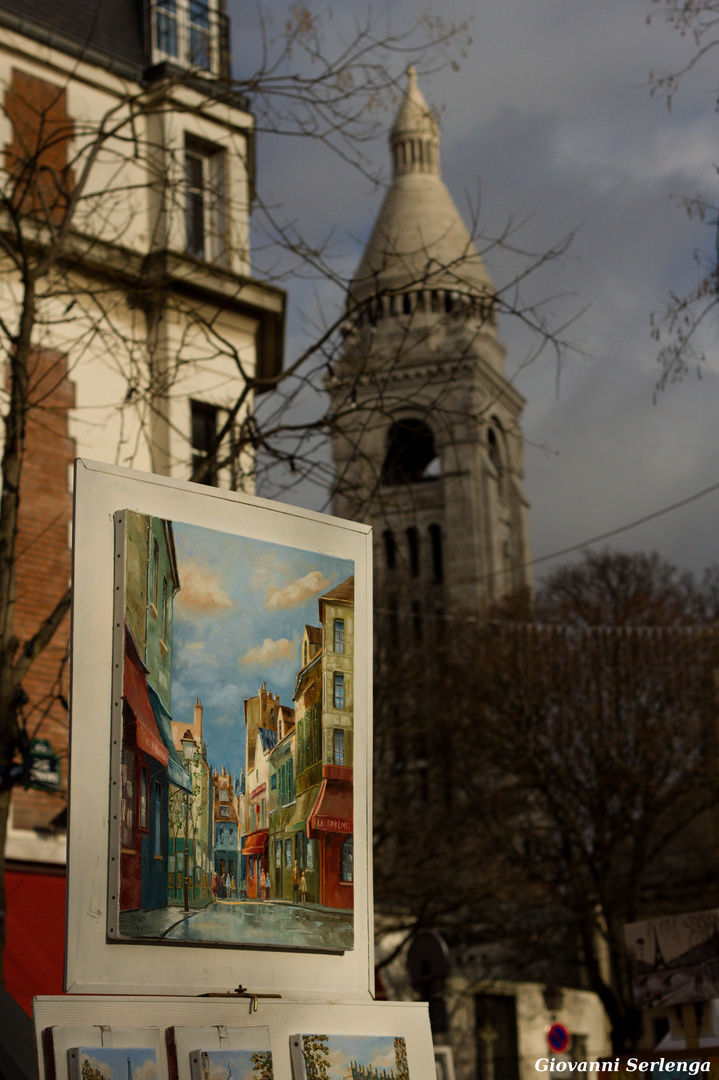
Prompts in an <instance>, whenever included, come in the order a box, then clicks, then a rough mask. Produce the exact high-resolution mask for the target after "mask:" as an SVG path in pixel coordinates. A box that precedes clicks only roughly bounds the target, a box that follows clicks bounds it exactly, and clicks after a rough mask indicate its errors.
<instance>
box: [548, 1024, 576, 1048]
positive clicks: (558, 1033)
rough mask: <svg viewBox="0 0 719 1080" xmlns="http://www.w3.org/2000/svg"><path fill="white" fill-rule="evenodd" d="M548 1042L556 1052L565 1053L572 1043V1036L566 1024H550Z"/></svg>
mask: <svg viewBox="0 0 719 1080" xmlns="http://www.w3.org/2000/svg"><path fill="white" fill-rule="evenodd" d="M547 1044H548V1046H549V1049H550V1050H553V1051H554V1053H555V1054H563V1053H565V1051H567V1050H568V1049H569V1047H570V1046H571V1045H572V1036H571V1035H570V1034H569V1029H568V1028H566V1027H565V1026H564V1024H550V1025H549V1027H548V1028H547Z"/></svg>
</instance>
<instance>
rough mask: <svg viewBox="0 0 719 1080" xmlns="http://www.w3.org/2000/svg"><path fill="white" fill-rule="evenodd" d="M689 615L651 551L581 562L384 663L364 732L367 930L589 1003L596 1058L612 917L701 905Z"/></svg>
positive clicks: (700, 690) (633, 1022) (705, 659)
mask: <svg viewBox="0 0 719 1080" xmlns="http://www.w3.org/2000/svg"><path fill="white" fill-rule="evenodd" d="M705 602H706V600H705V596H704V595H703V594H702V591H701V589H700V588H698V587H697V586H696V585H695V584H694V583H693V582H691V580H690V579H689V578H688V577H687V576H686V575H682V574H680V573H679V572H678V571H677V570H676V569H675V568H674V567H672V566H671V565H669V564H667V563H665V562H664V561H663V560H661V559H660V558H659V557H657V556H644V555H621V554H612V553H609V552H604V553H601V554H596V555H594V554H588V555H586V556H585V558H584V560H583V562H582V563H580V564H578V565H574V566H570V567H567V568H564V569H561V570H559V571H557V572H556V573H555V574H553V575H552V576H551V577H550V578H549V579H548V580H547V581H546V583H545V584H544V585H543V586H542V587H541V589H540V590H539V593H538V596H537V600H536V605H534V606H532V605H530V604H529V603H528V600H527V598H526V597H524V598H522V597H518V598H515V599H514V600H512V601H511V602H509V601H508V602H507V603H506V604H505V605H504V607H503V608H502V609H501V610H497V611H496V612H494V614H493V617H491V618H489V619H488V621H487V622H486V624H485V625H483V626H481V627H480V628H474V629H473V628H472V627H471V626H469V625H461V626H460V625H452V624H449V625H447V626H446V627H444V628H443V634H444V640H442V638H439V639H438V638H437V637H436V635H435V638H434V640H433V643H432V645H431V647H430V648H428V649H426V650H425V651H424V652H422V653H420V654H419V655H418V657H417V660H418V662H417V664H416V665H412V664H407V662H406V660H405V659H403V662H402V664H401V665H399V668H400V671H401V676H402V679H401V680H400V679H399V678H397V679H395V680H394V681H393V682H392V685H391V687H390V688H389V690H388V692H387V694H386V695H385V696H384V698H383V700H382V702H381V706H380V715H379V717H378V720H377V724H376V728H377V731H378V733H379V745H378V747H377V766H376V773H377V780H376V796H375V807H376V822H375V852H376V868H375V882H376V889H377V895H378V901H379V903H380V906H381V907H382V908H383V910H384V911H385V912H386V925H387V926H388V927H391V928H393V929H394V930H400V931H402V932H403V934H404V937H405V939H406V938H407V937H409V936H411V935H412V934H413V933H414V932H415V931H416V930H417V929H418V928H426V927H433V928H439V929H441V930H442V932H443V933H444V934H445V936H446V937H447V940H448V941H449V942H451V943H454V944H456V945H458V946H461V950H460V951H461V954H462V955H463V956H464V957H469V958H470V959H471V960H472V963H471V964H469V965H468V966H467V967H466V968H465V969H464V971H463V974H471V975H474V976H475V977H476V978H477V979H478V980H479V979H485V980H487V979H491V978H497V977H499V978H509V979H515V980H523V979H524V980H526V979H529V980H542V981H545V982H549V983H556V984H559V985H570V986H572V985H574V986H578V987H584V988H588V989H591V990H593V991H594V992H595V993H596V994H597V995H598V996H599V998H600V1000H601V1001H602V1004H603V1005H604V1008H605V1009H606V1012H607V1015H608V1017H609V1020H610V1023H611V1027H612V1041H613V1047H614V1049H615V1051H616V1052H622V1051H624V1050H626V1049H627V1048H629V1047H631V1046H633V1045H635V1043H636V1040H637V1039H638V1037H639V1014H638V1012H637V1010H636V1009H635V1005H634V1000H633V996H632V992H631V986H630V981H629V973H628V966H627V958H626V956H625V947H624V940H623V925H624V923H626V922H631V921H632V920H634V919H637V918H641V917H644V916H645V915H646V916H652V915H660V914H672V913H676V912H679V911H681V910H692V909H700V908H702V907H711V906H714V905H716V903H717V900H718V899H719V897H718V896H717V891H716V854H715V839H716V828H717V818H716V811H717V796H716V790H717V788H716V779H717V755H716V751H717V747H716V737H715V720H714V716H715V710H716V703H715V685H714V673H715V668H716V636H715V631H714V628H713V625H712V624H711V622H710V621H709V620H708V619H707V615H706V611H707V609H706V607H705V606H704V605H705ZM390 667H391V665H388V670H389V668H390ZM390 717H391V723H389V722H386V723H384V724H383V722H382V721H383V719H385V720H386V721H389V718H390Z"/></svg>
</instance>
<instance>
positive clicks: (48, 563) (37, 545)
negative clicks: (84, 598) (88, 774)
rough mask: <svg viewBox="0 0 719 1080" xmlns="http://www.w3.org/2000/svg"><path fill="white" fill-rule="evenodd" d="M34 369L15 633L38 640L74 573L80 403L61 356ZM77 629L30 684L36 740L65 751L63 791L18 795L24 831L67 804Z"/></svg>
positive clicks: (17, 820) (42, 660)
mask: <svg viewBox="0 0 719 1080" xmlns="http://www.w3.org/2000/svg"><path fill="white" fill-rule="evenodd" d="M31 371H32V375H31V391H30V399H31V405H32V408H31V410H30V413H29V416H28V424H27V432H26V440H25V452H24V456H23V465H22V479H21V493H20V515H19V530H18V546H17V551H18V561H17V593H16V595H17V610H16V615H15V632H16V634H17V636H18V637H19V638H20V640H25V639H26V638H28V637H29V636H31V635H32V634H33V633H34V632H35V630H36V629H37V626H38V624H39V622H41V621H42V619H43V618H44V617H45V616H46V615H48V614H49V612H50V611H51V610H52V607H53V605H54V604H55V603H56V602H57V601H58V600H59V599H60V597H61V596H62V595H63V593H64V592H65V590H66V588H67V586H68V583H69V581H70V571H71V561H70V548H69V543H68V541H69V527H70V521H71V518H72V496H71V494H70V491H69V470H70V466H71V465H72V462H73V459H74V457H75V443H74V440H73V439H71V438H70V437H69V435H68V410H69V409H70V408H72V407H73V405H74V403H75V391H74V386H73V384H72V383H71V382H70V381H69V379H68V378H67V361H66V358H65V357H64V356H63V355H62V354H61V353H57V352H53V351H52V350H49V349H45V350H41V351H38V352H37V353H36V354H35V356H34V357H33V360H32V364H31ZM69 631H70V620H69V617H68V618H67V619H66V620H65V622H64V623H63V625H62V627H61V628H60V630H59V631H58V633H57V634H56V636H55V639H54V641H53V642H52V644H51V645H50V646H49V647H48V648H47V649H45V651H44V652H43V653H42V655H41V656H40V657H39V658H38V659H37V660H36V662H35V664H34V665H33V666H32V668H31V669H30V673H29V675H28V677H27V678H26V679H25V681H24V683H23V686H24V689H25V692H26V693H27V695H28V697H29V698H30V703H29V704H28V706H27V707H26V716H27V720H28V729H29V732H30V735H31V736H32V735H38V736H41V737H42V738H46V739H49V741H50V742H51V743H52V745H53V747H54V748H55V749H56V750H58V751H61V755H62V758H61V762H62V779H63V792H62V793H60V794H55V793H47V792H40V791H22V790H16V792H15V793H14V796H13V815H14V821H13V823H14V825H15V827H16V828H37V827H47V826H49V824H50V822H51V821H52V819H53V818H54V817H55V816H56V815H57V814H58V813H59V812H60V811H61V810H62V808H63V806H64V803H65V798H66V794H65V787H66V783H67V741H68V724H67V710H66V707H65V704H64V701H66V700H67V690H68V667H67V649H68V640H69Z"/></svg>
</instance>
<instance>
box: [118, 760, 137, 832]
mask: <svg viewBox="0 0 719 1080" xmlns="http://www.w3.org/2000/svg"><path fill="white" fill-rule="evenodd" d="M120 771H121V778H122V779H121V783H122V803H121V806H120V843H121V845H122V847H125V848H132V847H134V846H135V755H134V753H133V752H132V750H130V749H128V747H126V746H123V748H122V766H121V770H120Z"/></svg>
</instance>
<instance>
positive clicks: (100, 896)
mask: <svg viewBox="0 0 719 1080" xmlns="http://www.w3.org/2000/svg"><path fill="white" fill-rule="evenodd" d="M123 510H132V511H135V512H137V513H139V514H145V515H150V516H151V517H154V518H161V519H166V520H169V521H176V522H184V523H186V524H188V525H191V526H192V525H196V526H200V527H205V528H211V529H213V530H217V531H218V532H220V533H229V534H235V535H237V536H238V537H245V538H250V539H251V540H259V541H265V542H270V543H274V544H278V545H287V546H291V547H292V548H295V549H301V550H305V551H308V552H317V553H320V554H322V555H329V556H334V557H337V558H341V559H347V560H351V561H352V562H353V563H354V566H355V602H354V604H355V606H354V618H355V656H354V690H355V693H354V715H355V751H354V845H355V847H354V850H355V871H354V874H355V877H354V911H353V925H354V945H353V948H352V949H349V950H347V951H345V952H341V953H330V954H325V953H318V952H311V953H308V952H298V951H288V950H286V949H283V948H272V949H266V948H262V947H260V946H258V945H254V944H253V945H250V946H248V947H242V946H239V947H238V946H236V945H232V946H229V947H227V946H222V945H215V944H213V945H207V944H204V943H203V944H196V945H195V944H193V945H188V944H185V943H181V944H173V943H170V942H167V943H166V942H164V941H163V942H154V941H153V942H151V943H150V942H145V941H143V942H141V943H136V942H134V941H128V940H121V941H115V940H112V939H111V938H110V937H109V936H108V932H107V930H108V895H109V894H108V882H109V880H110V876H109V874H108V863H109V860H110V859H111V858H112V855H111V852H112V851H113V846H112V843H111V832H112V816H113V813H114V810H113V807H114V806H115V805H116V801H115V800H113V799H112V798H111V794H110V786H111V777H112V776H113V769H112V765H111V758H112V755H111V751H112V746H111V743H112V742H113V740H114V739H115V738H116V735H117V725H116V722H115V718H116V715H117V708H118V703H119V702H120V696H121V693H122V683H121V681H118V680H119V677H120V673H121V667H122V665H121V662H120V659H121V658H119V657H118V656H117V649H116V648H115V651H114V652H113V642H114V636H115V635H116V634H117V631H118V623H120V625H121V610H120V609H119V608H118V605H117V589H118V586H117V585H116V583H115V563H116V559H117V551H116V538H115V522H114V519H115V515H116V514H117V513H118V512H119V511H123ZM73 531H74V538H73V613H72V663H71V738H70V772H69V778H70V779H69V821H68V904H67V943H66V955H65V990H66V991H67V992H70V993H142V994H177V995H188V994H189V995H199V994H203V993H212V992H215V993H222V992H227V991H230V990H234V989H236V988H238V987H239V986H242V987H243V988H245V989H246V990H247V991H248V992H250V993H252V994H269V995H277V994H280V995H283V996H284V995H290V996H292V997H297V996H299V997H301V998H302V997H304V996H307V997H308V999H310V1000H312V999H315V1000H321V999H322V998H327V997H328V996H333V997H337V996H339V997H341V998H342V999H354V1000H357V1001H362V1000H364V1001H366V1000H372V993H373V985H374V956H373V916H372V905H371V902H370V898H371V895H372V872H371V857H370V848H371V840H370V838H371V828H370V823H371V751H370V748H371V731H372V721H371V708H372V692H371V669H372V628H371V626H372V620H371V612H372V581H371V566H372V551H371V530H370V529H369V527H367V526H365V525H361V524H357V523H355V522H349V521H343V520H340V519H337V518H332V517H329V516H326V515H322V514H317V513H313V512H311V511H306V510H302V509H298V508H296V507H292V506H287V505H285V504H280V503H273V502H269V501H267V500H263V499H258V498H254V497H251V496H246V495H240V494H237V493H234V492H228V491H222V490H218V489H216V488H211V487H205V486H200V485H197V484H191V483H185V482H182V481H178V480H171V479H168V478H165V477H160V476H156V475H150V474H144V473H138V472H135V471H132V470H127V469H120V468H117V467H114V466H109V465H105V464H101V463H98V462H92V461H87V460H82V459H79V460H78V461H77V462H76V468H75V487H74V526H73ZM113 722H115V729H114V733H113V727H112V725H113ZM116 752H117V751H116V749H115V753H116Z"/></svg>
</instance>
